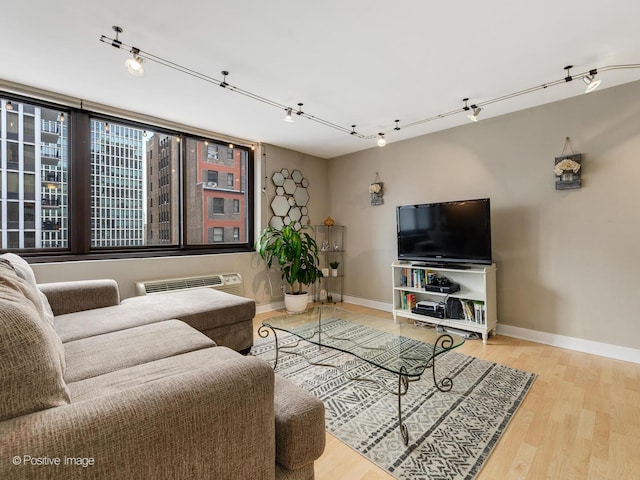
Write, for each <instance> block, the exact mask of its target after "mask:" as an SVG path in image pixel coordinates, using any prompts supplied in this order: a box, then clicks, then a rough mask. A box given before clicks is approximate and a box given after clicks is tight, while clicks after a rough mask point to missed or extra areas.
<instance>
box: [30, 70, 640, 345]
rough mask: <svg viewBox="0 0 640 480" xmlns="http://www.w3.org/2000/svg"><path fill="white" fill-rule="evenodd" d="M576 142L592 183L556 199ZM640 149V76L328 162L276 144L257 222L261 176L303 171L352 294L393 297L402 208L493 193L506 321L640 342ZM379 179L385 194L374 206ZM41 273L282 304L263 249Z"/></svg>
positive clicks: (127, 289)
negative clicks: (229, 286)
mask: <svg viewBox="0 0 640 480" xmlns="http://www.w3.org/2000/svg"><path fill="white" fill-rule="evenodd" d="M487 108H490V107H487ZM567 136H568V137H571V140H572V143H573V145H574V147H575V149H576V152H579V153H583V188H582V189H580V190H573V191H556V190H555V189H554V175H553V165H554V160H553V159H554V157H556V156H559V155H560V153H561V152H562V148H563V146H564V140H565V137H567ZM389 137H390V138H389V140H392V136H391V135H390V136H389ZM639 152H640V82H636V83H632V84H627V85H623V86H620V87H615V88H610V89H604V90H600V91H596V92H593V93H591V94H589V95H582V96H579V97H575V98H572V99H569V100H565V101H561V102H557V103H553V104H549V105H545V106H541V107H538V108H534V109H530V110H526V111H522V112H518V113H514V114H510V115H505V116H503V117H497V118H493V119H484V120H481V121H480V122H479V123H477V124H469V125H465V126H463V127H458V128H454V129H450V130H447V131H443V132H439V133H435V134H431V135H425V136H423V137H419V138H415V139H411V140H406V141H403V142H397V143H393V142H390V143H389V144H388V145H387V146H386V147H385V148H372V149H369V150H366V151H362V152H358V153H355V154H351V155H347V156H344V157H340V158H334V159H331V160H329V161H327V160H323V159H318V158H315V157H310V156H307V155H303V154H301V153H298V152H292V151H290V150H286V149H282V148H278V147H272V146H266V156H263V155H261V154H260V152H259V153H258V154H257V155H256V162H257V164H258V167H259V168H258V174H257V178H258V180H259V181H258V187H257V195H258V196H259V197H260V199H261V201H260V206H261V213H259V215H260V217H259V218H260V220H259V224H260V228H261V227H262V226H264V225H266V221H267V219H268V218H269V216H270V211H269V209H268V203H269V201H270V200H271V199H273V194H274V189H273V186H272V184H271V182H270V180H269V181H267V182H266V183H264V176H265V173H264V171H266V174H267V177H269V178H270V176H271V174H272V173H273V172H274V171H276V170H280V169H281V168H283V167H286V168H289V169H293V168H298V169H300V170H301V171H302V172H303V174H304V175H305V177H307V178H308V179H309V181H310V187H309V192H310V195H311V200H310V203H309V210H310V217H311V221H312V223H319V222H321V221H322V220H323V219H324V218H325V217H326V216H327V215H331V216H332V217H333V218H334V219H335V220H336V222H337V223H339V224H343V225H346V226H347V229H346V242H345V246H346V253H345V273H346V277H345V294H346V295H350V296H354V297H360V298H363V299H369V300H373V301H379V302H384V303H391V271H390V264H391V262H392V261H393V260H394V258H395V255H396V246H395V206H396V205H402V204H411V203H421V202H436V201H445V200H456V199H465V198H478V197H490V198H491V202H492V216H493V218H492V221H493V232H492V233H493V249H494V257H495V261H496V263H497V264H498V315H499V316H498V319H499V321H500V322H501V323H503V324H508V325H513V326H517V327H522V328H527V329H533V330H538V331H541V332H548V333H554V334H561V335H567V336H571V337H577V338H582V339H587V340H594V341H598V342H605V343H612V344H616V345H621V346H627V347H632V348H640V328H639V327H638V325H637V324H638V320H639V319H640V315H639V314H638V313H637V309H636V305H635V294H636V293H637V292H638V291H640V276H639V275H638V272H639V271H640V252H639V250H638V245H640V208H639V205H640V188H638V185H637V184H638V181H639V180H640V159H639V158H638V157H639ZM265 161H266V169H265V170H264V171H263V170H261V169H263V168H264V165H265ZM375 172H379V173H380V179H381V181H383V182H384V188H385V196H384V205H382V206H377V207H372V206H371V205H370V204H369V193H368V190H367V189H368V185H369V184H370V183H371V182H372V181H373V180H374V177H375ZM262 185H266V192H267V193H266V194H264V193H262V192H261V191H260V189H261V186H262ZM34 270H35V272H36V276H37V278H38V280H39V281H41V282H46V281H59V280H67V279H82V278H105V277H109V278H115V279H116V280H117V281H118V283H119V285H120V288H121V289H122V293H123V296H125V297H127V296H131V295H133V284H134V282H135V281H138V280H147V279H155V278H170V277H178V276H190V275H198V274H203V273H220V272H228V271H238V272H240V273H241V274H242V275H243V276H244V279H245V294H246V295H247V296H253V297H254V298H255V299H256V300H257V302H258V303H259V304H268V303H271V302H277V301H280V300H281V294H280V290H279V285H280V278H279V275H278V274H277V273H272V274H271V275H269V277H268V276H267V274H266V272H265V268H264V265H263V263H262V261H261V260H260V258H259V257H258V256H257V254H255V253H247V254H232V255H207V256H193V257H179V258H154V259H136V260H102V261H92V262H68V263H64V264H54V263H52V264H43V265H35V266H34ZM269 278H270V279H271V284H270V283H269Z"/></svg>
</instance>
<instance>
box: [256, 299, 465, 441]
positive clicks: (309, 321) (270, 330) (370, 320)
mask: <svg viewBox="0 0 640 480" xmlns="http://www.w3.org/2000/svg"><path fill="white" fill-rule="evenodd" d="M380 331H382V332H384V335H381V334H380ZM258 334H259V335H260V337H262V338H266V337H268V336H269V335H271V334H272V335H273V336H274V340H275V361H274V365H273V368H274V369H276V368H277V366H278V355H279V354H280V353H282V352H287V353H293V354H297V353H296V350H295V347H296V345H297V344H295V343H294V344H293V346H287V347H284V346H282V345H279V343H278V335H283V334H291V335H293V336H295V337H297V339H299V340H303V341H306V342H309V343H311V344H314V345H318V347H319V348H329V349H332V350H338V351H340V352H344V353H347V354H350V355H354V356H355V357H358V358H359V359H361V360H363V361H365V362H367V363H369V364H371V365H374V366H375V367H378V368H381V369H383V370H386V371H387V372H390V373H392V374H394V375H396V376H397V378H398V383H397V389H396V388H394V390H390V389H389V388H387V387H385V388H387V390H389V391H391V392H392V393H394V394H395V395H397V396H398V423H399V426H400V433H401V435H402V439H403V441H404V443H405V445H407V444H408V443H409V434H408V431H407V427H406V425H405V424H404V422H403V420H402V396H403V395H405V394H406V393H407V391H408V389H409V383H410V382H415V381H418V380H420V378H421V377H422V375H423V374H424V372H425V371H426V370H430V371H431V375H432V377H433V383H434V385H435V386H436V387H437V388H438V390H440V391H442V392H448V391H449V390H451V388H452V387H453V380H452V379H451V378H450V377H447V376H446V375H445V376H443V377H442V378H440V379H438V378H437V376H436V358H437V357H438V356H439V355H442V354H443V353H446V352H448V351H449V350H452V349H454V348H456V347H459V346H460V345H462V344H463V343H464V337H462V336H460V335H455V334H450V333H442V332H439V331H437V329H433V328H425V327H419V326H416V325H412V324H409V323H401V322H397V323H396V322H393V321H392V320H390V319H384V318H379V317H373V316H371V315H366V314H363V313H357V312H352V311H350V310H346V309H343V308H339V307H336V306H335V305H332V304H325V305H317V306H313V307H311V308H309V309H307V311H306V312H304V313H302V314H298V315H291V314H284V315H278V316H275V317H272V318H268V319H265V320H264V321H263V322H262V325H261V326H260V327H259V328H258ZM310 363H312V362H310ZM312 364H313V363H312ZM314 365H317V364H314ZM320 365H325V366H332V367H335V368H338V367H337V366H335V365H326V364H320ZM348 378H349V379H350V380H366V381H375V380H372V379H367V378H355V377H348ZM376 383H378V382H376Z"/></svg>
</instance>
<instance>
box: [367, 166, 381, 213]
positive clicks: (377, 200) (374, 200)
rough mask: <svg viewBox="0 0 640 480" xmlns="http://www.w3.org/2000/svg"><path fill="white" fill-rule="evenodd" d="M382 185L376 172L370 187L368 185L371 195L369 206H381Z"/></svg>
mask: <svg viewBox="0 0 640 480" xmlns="http://www.w3.org/2000/svg"><path fill="white" fill-rule="evenodd" d="M383 185H384V184H383V183H382V182H381V181H380V176H379V175H378V172H376V179H375V180H374V182H373V183H372V184H371V185H369V193H370V194H371V205H382V203H383V199H382V195H383V192H382V188H383Z"/></svg>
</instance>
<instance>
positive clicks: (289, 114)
mask: <svg viewBox="0 0 640 480" xmlns="http://www.w3.org/2000/svg"><path fill="white" fill-rule="evenodd" d="M286 111H287V114H286V115H285V116H284V118H283V119H282V120H283V121H285V122H289V123H293V116H292V109H291V108H287V109H286Z"/></svg>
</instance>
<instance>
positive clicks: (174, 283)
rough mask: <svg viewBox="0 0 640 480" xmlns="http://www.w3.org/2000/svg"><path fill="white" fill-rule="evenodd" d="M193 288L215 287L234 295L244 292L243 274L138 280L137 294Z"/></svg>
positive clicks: (240, 294) (152, 293)
mask: <svg viewBox="0 0 640 480" xmlns="http://www.w3.org/2000/svg"><path fill="white" fill-rule="evenodd" d="M193 288H215V289H216V290H221V291H223V292H227V293H231V294H233V295H239V296H242V295H243V294H244V284H243V281H242V275H240V274H239V273H218V274H214V275H202V276H198V277H182V278H167V279H160V280H148V281H144V282H136V295H154V294H157V293H163V292H175V291H180V290H190V289H193Z"/></svg>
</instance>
